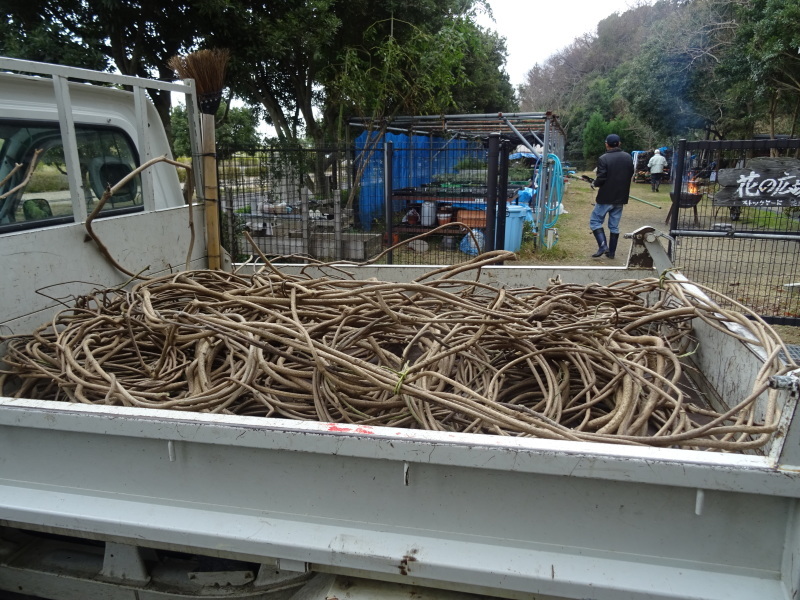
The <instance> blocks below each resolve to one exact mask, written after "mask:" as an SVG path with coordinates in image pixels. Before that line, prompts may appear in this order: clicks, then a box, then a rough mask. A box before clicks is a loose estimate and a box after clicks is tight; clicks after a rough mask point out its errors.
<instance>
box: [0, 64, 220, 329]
mask: <svg viewBox="0 0 800 600" xmlns="http://www.w3.org/2000/svg"><path fill="white" fill-rule="evenodd" d="M147 87H151V88H152V87H160V88H166V89H169V90H171V91H173V92H175V93H177V94H183V95H184V97H185V98H186V102H187V106H191V107H192V110H190V111H189V113H190V114H191V115H194V114H196V111H195V110H194V108H193V107H194V105H196V100H195V95H194V86H193V82H189V83H171V82H159V81H150V80H141V79H137V78H133V77H124V76H120V75H112V74H107V73H96V72H92V71H87V70H84V69H75V68H70V67H62V66H56V65H46V64H42V63H31V62H27V61H19V60H14V59H8V58H0V89H2V94H0V256H2V257H3V258H4V259H5V260H4V280H6V281H12V280H13V281H14V282H15V284H14V285H13V286H3V290H2V291H1V292H0V306H2V307H3V310H2V311H0V328H3V329H4V331H5V332H6V333H7V332H8V331H9V330H10V331H11V332H17V331H20V330H25V329H29V328H30V325H31V324H32V323H35V322H36V321H40V320H41V318H42V316H43V315H45V314H46V312H47V311H48V310H50V309H52V308H53V306H55V304H54V301H53V300H52V297H54V296H59V297H62V296H63V297H70V296H74V295H77V294H80V290H81V286H85V285H87V283H86V282H89V284H94V285H98V286H108V285H112V286H113V285H117V284H120V283H123V282H124V281H126V280H128V279H129V277H128V276H126V275H124V274H123V273H120V272H119V271H118V270H116V269H115V268H114V267H113V266H112V265H111V264H109V262H108V261H107V260H106V259H105V258H104V257H103V256H102V254H101V253H100V252H99V251H98V248H97V246H96V244H94V243H87V242H86V241H85V237H86V233H87V232H86V227H85V224H86V221H87V219H88V218H89V215H90V214H91V212H92V210H93V209H94V208H95V207H96V206H97V204H98V202H99V200H100V198H101V197H102V195H103V192H104V191H105V189H106V188H107V187H108V186H112V185H114V184H116V183H117V182H119V181H120V180H121V179H122V178H123V177H125V176H126V175H128V174H130V173H131V172H132V171H134V170H135V169H136V168H137V167H138V166H139V165H141V164H143V163H145V162H147V161H149V160H151V159H153V158H156V157H162V156H164V157H168V158H172V156H171V151H170V147H169V142H168V140H167V136H166V133H165V131H164V127H163V126H162V124H161V122H160V119H159V117H158V114H157V113H156V110H155V108H154V107H153V106H152V104H151V103H150V102H149V100H148V99H147V96H146V88H147ZM123 88H124V89H123ZM190 129H191V130H192V135H193V138H195V139H196V137H197V135H198V133H197V132H198V131H199V122H198V121H197V120H194V121H193V126H192V127H191V128H190ZM189 176H194V177H195V180H197V178H198V177H199V176H200V174H199V173H197V172H192V174H191V175H189ZM189 210H193V211H195V212H196V213H198V215H202V207H201V206H199V205H198V206H193V207H190V206H188V205H187V204H186V202H185V201H184V198H183V191H182V186H181V182H180V180H179V175H178V171H177V169H176V168H175V166H172V165H170V164H167V163H156V164H154V165H153V166H152V167H150V168H148V169H146V170H145V171H143V172H141V173H140V174H138V175H136V176H135V177H134V178H133V179H131V180H130V181H129V182H128V183H127V184H126V185H125V186H124V187H123V188H122V189H119V190H117V192H116V193H115V194H114V195H112V196H111V198H110V199H109V201H108V202H107V203H106V204H105V205H104V206H103V208H102V210H101V211H100V212H99V214H98V215H96V217H95V221H94V228H95V230H96V231H97V235H98V236H99V237H100V238H101V239H102V241H103V243H104V244H105V245H107V246H108V249H109V251H110V252H111V254H112V255H114V256H118V257H120V258H121V260H123V261H124V263H125V264H126V266H127V267H129V268H130V269H132V270H133V271H134V272H137V273H138V272H140V271H144V272H146V273H147V274H148V275H153V274H157V273H163V272H165V271H168V270H171V269H174V268H175V267H176V265H185V263H186V260H187V259H186V254H187V250H189V244H190V239H191V238H192V236H191V232H190V231H189V227H188V225H187V224H188V222H189V218H188V214H187V213H188V211H189ZM193 216H194V215H193ZM192 245H193V247H192V248H191V250H189V251H190V254H191V256H190V258H189V262H190V264H191V265H192V266H194V267H198V266H204V265H205V250H204V247H203V239H202V235H201V236H198V238H197V240H196V241H194V242H193V244H192ZM21 257H24V258H21ZM66 282H68V283H66ZM77 282H84V283H77ZM52 286H56V287H57V288H58V289H54V288H53V287H52Z"/></svg>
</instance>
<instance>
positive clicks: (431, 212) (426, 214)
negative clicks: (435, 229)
mask: <svg viewBox="0 0 800 600" xmlns="http://www.w3.org/2000/svg"><path fill="white" fill-rule="evenodd" d="M434 223H436V202H423V203H422V226H423V227H431V226H432V225H433V224H434Z"/></svg>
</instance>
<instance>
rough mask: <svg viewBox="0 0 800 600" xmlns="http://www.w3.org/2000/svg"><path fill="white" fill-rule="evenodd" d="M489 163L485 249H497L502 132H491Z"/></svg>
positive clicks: (486, 250)
mask: <svg viewBox="0 0 800 600" xmlns="http://www.w3.org/2000/svg"><path fill="white" fill-rule="evenodd" d="M488 158H489V164H488V168H487V172H486V235H485V236H484V251H485V252H490V251H492V250H494V249H495V247H496V246H495V231H496V227H495V225H496V223H497V163H498V162H499V158H500V134H499V133H490V134H489V157H488Z"/></svg>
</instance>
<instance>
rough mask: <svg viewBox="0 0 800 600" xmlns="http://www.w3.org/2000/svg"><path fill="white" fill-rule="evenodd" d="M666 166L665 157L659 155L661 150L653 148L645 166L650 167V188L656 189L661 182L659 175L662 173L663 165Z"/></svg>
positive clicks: (655, 190)
mask: <svg viewBox="0 0 800 600" xmlns="http://www.w3.org/2000/svg"><path fill="white" fill-rule="evenodd" d="M666 166H667V159H666V158H664V157H663V156H662V155H661V150H659V149H658V148H656V149H655V152H654V153H653V156H652V157H651V158H650V160H649V161H647V167H648V168H649V169H650V188H651V189H652V190H653V191H654V192H657V191H658V186H659V185H660V184H661V177H662V176H663V175H664V167H666Z"/></svg>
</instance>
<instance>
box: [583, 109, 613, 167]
mask: <svg viewBox="0 0 800 600" xmlns="http://www.w3.org/2000/svg"><path fill="white" fill-rule="evenodd" d="M608 134H609V129H608V123H607V122H606V120H605V119H604V118H603V115H602V114H600V113H599V112H596V113H593V114H592V116H591V117H590V118H589V122H588V123H586V127H584V128H583V158H584V159H585V160H587V161H590V162H591V161H594V162H596V161H597V157H598V156H600V155H601V154H603V152H605V139H606V136H607V135H608Z"/></svg>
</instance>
